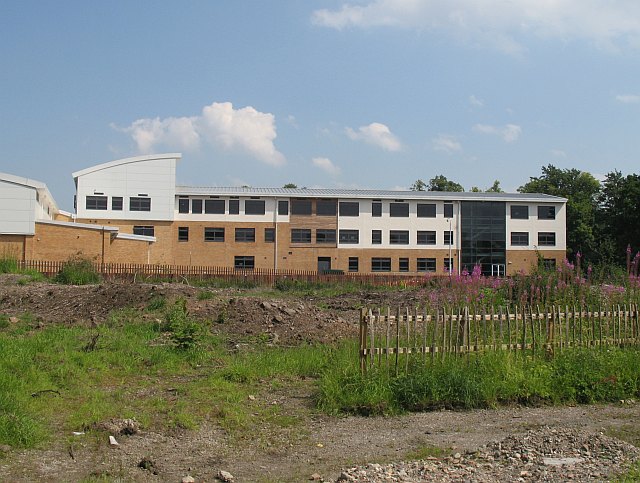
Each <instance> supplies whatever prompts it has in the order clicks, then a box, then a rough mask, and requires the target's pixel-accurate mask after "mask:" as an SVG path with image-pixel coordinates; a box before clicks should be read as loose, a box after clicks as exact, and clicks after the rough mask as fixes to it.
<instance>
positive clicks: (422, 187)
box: [409, 179, 427, 191]
mask: <svg viewBox="0 0 640 483" xmlns="http://www.w3.org/2000/svg"><path fill="white" fill-rule="evenodd" d="M409 189H410V190H411V191H426V190H427V183H425V182H424V181H422V180H421V179H417V180H416V181H415V182H414V183H413V184H412V185H411V186H409Z"/></svg>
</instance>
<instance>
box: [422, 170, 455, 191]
mask: <svg viewBox="0 0 640 483" xmlns="http://www.w3.org/2000/svg"><path fill="white" fill-rule="evenodd" d="M427 191H454V192H462V191H464V188H463V187H462V185H461V184H458V183H456V182H455V181H450V180H448V179H447V178H446V176H443V175H441V174H439V175H438V176H436V177H434V178H431V179H430V180H429V184H428V185H427Z"/></svg>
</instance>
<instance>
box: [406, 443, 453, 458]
mask: <svg viewBox="0 0 640 483" xmlns="http://www.w3.org/2000/svg"><path fill="white" fill-rule="evenodd" d="M449 451H450V449H444V448H440V447H439V446H433V445H430V444H425V445H421V446H419V447H418V448H416V449H414V450H412V451H410V452H408V453H407V455H406V458H407V459H410V460H424V459H426V458H441V457H443V456H445V455H446V454H448V453H449Z"/></svg>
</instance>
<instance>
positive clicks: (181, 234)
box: [178, 226, 189, 242]
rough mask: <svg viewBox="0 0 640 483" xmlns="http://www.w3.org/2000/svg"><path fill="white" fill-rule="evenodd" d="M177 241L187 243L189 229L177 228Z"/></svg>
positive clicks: (186, 227)
mask: <svg viewBox="0 0 640 483" xmlns="http://www.w3.org/2000/svg"><path fill="white" fill-rule="evenodd" d="M178 241H179V242H188V241H189V227H188V226H179V227H178Z"/></svg>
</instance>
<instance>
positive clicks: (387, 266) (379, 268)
mask: <svg viewBox="0 0 640 483" xmlns="http://www.w3.org/2000/svg"><path fill="white" fill-rule="evenodd" d="M371 271H372V272H390V271H391V257H371Z"/></svg>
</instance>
